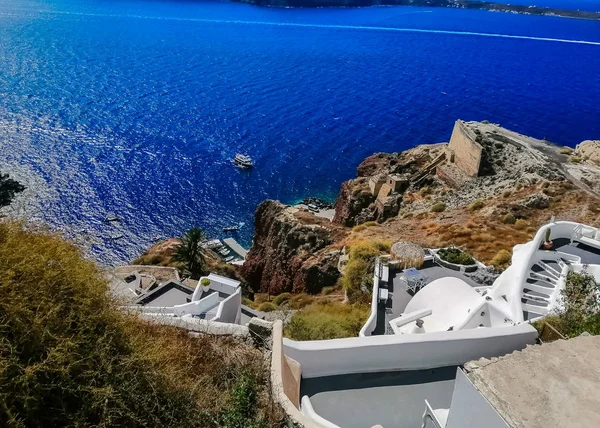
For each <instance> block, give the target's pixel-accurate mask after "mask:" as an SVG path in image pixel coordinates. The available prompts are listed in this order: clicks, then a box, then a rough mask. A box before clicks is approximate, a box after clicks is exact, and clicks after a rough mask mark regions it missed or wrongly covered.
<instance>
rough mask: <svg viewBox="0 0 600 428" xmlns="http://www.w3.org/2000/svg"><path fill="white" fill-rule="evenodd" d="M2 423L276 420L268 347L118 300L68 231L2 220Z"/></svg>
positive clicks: (264, 423) (270, 423)
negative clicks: (190, 329) (173, 323)
mask: <svg viewBox="0 0 600 428" xmlns="http://www.w3.org/2000/svg"><path fill="white" fill-rule="evenodd" d="M0 272H2V275H1V276H0V295H1V296H2V297H1V298H0V320H1V328H0V408H2V411H1V412H0V425H1V426H7V427H24V426H127V427H141V426H148V427H149V426H161V427H162V426H164V427H166V426H189V427H207V426H224V427H238V426H252V427H275V426H279V425H280V423H281V420H282V413H281V412H280V410H279V409H278V408H277V407H276V406H274V405H273V404H272V402H271V400H270V396H269V391H270V389H269V379H268V377H269V376H268V373H269V371H268V367H265V366H264V359H263V354H262V351H260V350H258V349H255V348H253V347H250V346H248V345H245V344H243V343H241V342H238V341H237V340H235V339H233V338H227V337H212V336H201V337H200V338H198V339H193V338H190V337H189V335H188V333H187V331H185V330H180V329H177V328H174V327H166V326H158V325H154V324H150V323H148V322H145V321H142V320H140V319H139V318H138V317H137V316H135V315H132V314H128V313H126V312H123V311H121V310H119V309H118V307H117V305H116V302H113V301H112V300H111V298H110V297H109V294H108V293H107V284H106V281H105V279H104V277H103V275H102V273H101V272H99V271H98V269H97V268H96V266H95V265H94V264H93V263H91V262H89V261H86V260H84V259H83V258H82V257H81V254H80V252H79V250H78V249H77V248H75V247H74V246H72V245H70V244H68V243H65V242H64V241H62V240H60V239H59V238H57V237H54V236H51V235H47V234H40V233H35V234H34V233H28V232H24V231H23V230H22V229H21V227H20V226H19V225H15V224H9V223H2V224H0Z"/></svg>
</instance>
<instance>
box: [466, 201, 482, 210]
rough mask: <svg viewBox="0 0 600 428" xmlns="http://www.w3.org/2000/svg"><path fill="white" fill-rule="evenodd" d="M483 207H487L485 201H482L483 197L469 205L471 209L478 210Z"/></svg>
mask: <svg viewBox="0 0 600 428" xmlns="http://www.w3.org/2000/svg"><path fill="white" fill-rule="evenodd" d="M483 207H485V202H484V201H482V200H481V199H479V200H477V201H475V202H473V203H472V204H471V205H469V210H470V211H477V210H480V209H482V208H483Z"/></svg>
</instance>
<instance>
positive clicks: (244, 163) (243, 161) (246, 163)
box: [233, 153, 254, 168]
mask: <svg viewBox="0 0 600 428" xmlns="http://www.w3.org/2000/svg"><path fill="white" fill-rule="evenodd" d="M233 162H234V163H235V164H236V165H237V166H239V167H240V168H252V167H253V166H254V164H253V163H252V159H251V158H250V156H246V155H242V154H240V153H238V154H236V155H235V158H234V159H233Z"/></svg>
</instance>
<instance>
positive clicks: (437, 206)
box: [431, 202, 446, 213]
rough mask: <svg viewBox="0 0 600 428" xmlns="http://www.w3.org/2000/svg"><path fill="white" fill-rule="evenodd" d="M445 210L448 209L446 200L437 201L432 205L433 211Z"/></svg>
mask: <svg viewBox="0 0 600 428" xmlns="http://www.w3.org/2000/svg"><path fill="white" fill-rule="evenodd" d="M445 210H446V203H445V202H436V203H435V204H433V205H432V206H431V212H432V213H441V212H442V211H445Z"/></svg>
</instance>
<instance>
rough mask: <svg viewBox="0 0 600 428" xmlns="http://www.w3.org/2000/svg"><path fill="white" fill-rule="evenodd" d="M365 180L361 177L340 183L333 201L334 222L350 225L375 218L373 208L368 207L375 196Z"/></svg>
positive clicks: (372, 202)
mask: <svg viewBox="0 0 600 428" xmlns="http://www.w3.org/2000/svg"><path fill="white" fill-rule="evenodd" d="M367 180H368V179H366V178H364V177H361V178H357V179H355V180H348V181H345V182H344V183H342V186H341V188H340V193H339V195H338V197H337V199H336V201H335V215H334V217H333V222H334V223H337V224H341V225H344V226H349V227H352V226H355V225H357V224H359V223H363V222H365V221H370V220H374V219H375V218H374V209H369V207H371V205H373V204H374V202H375V196H373V195H372V194H371V190H370V189H369V185H368V181H367ZM371 208H374V206H373V207H371ZM358 219H360V220H358ZM357 220H358V221H357Z"/></svg>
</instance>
